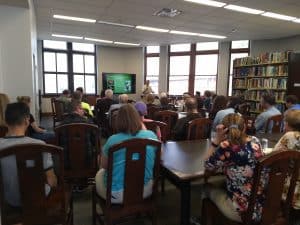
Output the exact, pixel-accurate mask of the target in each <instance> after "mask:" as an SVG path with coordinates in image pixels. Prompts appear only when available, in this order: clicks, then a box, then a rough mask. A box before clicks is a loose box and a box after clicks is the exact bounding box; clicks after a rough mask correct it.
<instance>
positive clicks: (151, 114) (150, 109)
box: [147, 106, 160, 119]
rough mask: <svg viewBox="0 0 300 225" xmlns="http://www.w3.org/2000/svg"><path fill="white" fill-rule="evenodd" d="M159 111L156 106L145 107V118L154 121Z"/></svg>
mask: <svg viewBox="0 0 300 225" xmlns="http://www.w3.org/2000/svg"><path fill="white" fill-rule="evenodd" d="M159 111H160V108H159V107H157V106H151V107H147V118H149V119H154V118H155V114H156V113H157V112H159Z"/></svg>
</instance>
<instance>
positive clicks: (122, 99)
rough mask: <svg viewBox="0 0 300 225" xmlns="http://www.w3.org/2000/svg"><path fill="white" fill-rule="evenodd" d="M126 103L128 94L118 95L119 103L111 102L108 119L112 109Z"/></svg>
mask: <svg viewBox="0 0 300 225" xmlns="http://www.w3.org/2000/svg"><path fill="white" fill-rule="evenodd" d="M127 103H128V95H127V94H122V95H119V103H118V104H113V105H111V106H110V108H109V111H108V119H109V120H110V118H111V112H112V111H114V110H115V109H119V108H121V107H122V106H123V105H126V104H127Z"/></svg>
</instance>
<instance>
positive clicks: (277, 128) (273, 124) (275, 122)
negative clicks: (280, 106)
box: [265, 114, 283, 133]
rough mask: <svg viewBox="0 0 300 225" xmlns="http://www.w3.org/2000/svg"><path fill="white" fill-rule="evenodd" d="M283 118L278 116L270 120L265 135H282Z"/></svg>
mask: <svg viewBox="0 0 300 225" xmlns="http://www.w3.org/2000/svg"><path fill="white" fill-rule="evenodd" d="M282 122H283V116H282V115H281V114H280V115H276V116H272V117H270V118H269V119H268V121H267V124H266V129H265V133H281V132H282Z"/></svg>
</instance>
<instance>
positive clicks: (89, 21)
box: [53, 15, 96, 23]
mask: <svg viewBox="0 0 300 225" xmlns="http://www.w3.org/2000/svg"><path fill="white" fill-rule="evenodd" d="M53 18H55V19H61V20H72V21H79V22H85V23H96V20H94V19H89V18H81V17H74V16H64V15H53Z"/></svg>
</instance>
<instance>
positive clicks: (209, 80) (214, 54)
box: [194, 42, 219, 93]
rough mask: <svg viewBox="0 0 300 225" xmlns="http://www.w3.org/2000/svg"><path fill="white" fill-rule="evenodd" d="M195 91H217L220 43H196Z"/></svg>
mask: <svg viewBox="0 0 300 225" xmlns="http://www.w3.org/2000/svg"><path fill="white" fill-rule="evenodd" d="M196 46H197V47H196V50H197V53H196V54H197V55H196V69H195V83H194V89H195V91H200V92H201V93H204V91H206V90H210V91H216V84H217V74H218V58H219V43H218V42H203V43H197V45H196Z"/></svg>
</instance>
